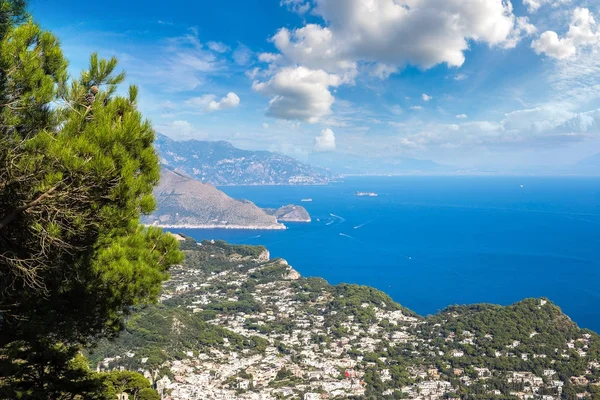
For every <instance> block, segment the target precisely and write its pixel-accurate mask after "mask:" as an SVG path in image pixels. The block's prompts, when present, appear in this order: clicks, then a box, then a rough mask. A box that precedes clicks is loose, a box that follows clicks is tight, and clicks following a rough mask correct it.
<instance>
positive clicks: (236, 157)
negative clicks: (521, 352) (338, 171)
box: [155, 134, 334, 186]
mask: <svg viewBox="0 0 600 400" xmlns="http://www.w3.org/2000/svg"><path fill="white" fill-rule="evenodd" d="M155 148H156V150H157V152H158V154H159V156H160V158H161V163H163V164H164V165H167V166H169V167H170V168H172V169H178V170H180V171H182V172H184V173H186V174H188V175H189V176H191V177H193V178H195V179H197V180H199V181H201V182H204V183H211V184H213V185H215V186H241V185H324V184H327V183H329V182H330V181H332V180H333V179H334V175H333V174H332V173H331V172H330V171H328V170H326V169H322V168H316V167H312V166H310V165H307V164H304V163H301V162H300V161H298V160H295V159H293V158H291V157H288V156H286V155H283V154H279V153H273V152H269V151H266V150H260V151H252V150H242V149H239V148H237V147H235V146H233V145H232V144H231V143H229V142H227V141H223V140H220V141H200V140H196V139H193V140H188V141H184V142H178V141H175V140H172V139H170V138H169V137H167V136H165V135H162V134H157V137H156V140H155Z"/></svg>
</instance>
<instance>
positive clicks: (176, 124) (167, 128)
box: [156, 120, 207, 140]
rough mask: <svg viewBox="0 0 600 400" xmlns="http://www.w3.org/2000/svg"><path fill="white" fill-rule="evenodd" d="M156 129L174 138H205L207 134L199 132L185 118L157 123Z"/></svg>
mask: <svg viewBox="0 0 600 400" xmlns="http://www.w3.org/2000/svg"><path fill="white" fill-rule="evenodd" d="M156 129H157V131H159V132H160V133H163V134H165V135H167V136H169V137H170V138H172V139H175V140H187V139H206V138H207V135H206V134H205V133H203V132H199V131H198V130H196V128H194V126H193V125H192V124H191V123H190V122H189V121H186V120H177V121H171V122H169V123H166V124H162V125H158V126H157V127H156Z"/></svg>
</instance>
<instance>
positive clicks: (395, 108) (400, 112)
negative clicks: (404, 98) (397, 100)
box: [389, 104, 404, 115]
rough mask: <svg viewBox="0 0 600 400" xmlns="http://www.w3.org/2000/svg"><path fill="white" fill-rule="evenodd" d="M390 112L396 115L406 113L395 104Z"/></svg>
mask: <svg viewBox="0 0 600 400" xmlns="http://www.w3.org/2000/svg"><path fill="white" fill-rule="evenodd" d="M389 109H390V112H391V113H392V114H394V115H401V114H403V113H404V110H403V109H402V107H400V106H399V105H397V104H395V105H393V106H390V107H389Z"/></svg>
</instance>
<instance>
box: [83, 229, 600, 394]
mask: <svg viewBox="0 0 600 400" xmlns="http://www.w3.org/2000/svg"><path fill="white" fill-rule="evenodd" d="M178 238H179V239H180V241H181V246H182V248H183V249H185V252H186V255H187V259H186V261H185V262H184V265H182V266H178V267H176V268H175V269H173V270H172V271H171V280H169V281H168V282H167V283H166V284H165V285H164V289H163V293H162V295H161V298H160V303H159V304H158V305H156V306H152V307H147V308H145V309H142V310H139V311H138V313H137V314H135V315H134V316H133V317H132V318H131V319H130V321H129V323H128V327H127V329H126V331H125V332H124V333H123V334H122V335H121V337H120V338H119V339H117V340H116V341H115V342H103V343H101V344H100V346H99V347H98V348H97V349H95V350H94V351H93V352H92V353H91V354H90V355H89V356H90V360H91V361H92V362H93V364H94V367H96V368H97V369H98V370H112V369H118V368H129V369H134V370H139V371H140V372H143V373H144V374H145V375H146V376H147V377H148V378H149V379H150V380H151V381H153V382H154V383H155V386H156V388H157V389H158V391H159V393H161V394H162V396H163V399H173V400H175V399H177V400H179V399H185V400H187V399H222V400H224V399H256V400H258V399H284V398H286V399H303V400H317V399H337V398H350V399H358V398H373V399H380V398H382V399H383V398H390V399H395V398H404V399H422V400H425V399H542V400H558V399H597V398H600V397H599V396H600V379H599V378H600V338H599V337H598V335H596V334H594V333H592V332H590V331H586V330H581V329H579V328H577V327H576V326H575V324H574V323H573V322H571V321H570V319H569V318H568V317H567V316H565V315H564V314H562V313H561V312H560V310H559V309H558V308H557V307H556V306H555V305H553V304H552V303H551V302H550V301H548V300H546V299H528V300H524V301H522V302H520V303H517V304H515V305H513V306H509V307H500V306H492V305H476V306H453V307H449V308H448V309H446V310H444V311H443V312H441V313H440V314H437V315H434V316H430V317H427V318H423V317H420V316H418V315H416V314H415V313H413V312H412V311H410V310H408V309H405V308H403V307H401V306H400V305H398V304H397V303H395V302H393V301H392V300H391V299H390V298H389V297H388V296H387V295H385V294H384V293H382V292H379V291H377V290H375V289H372V288H368V287H360V286H356V285H339V286H332V285H329V284H327V283H326V282H325V281H324V280H322V279H318V278H302V277H300V275H299V274H298V272H296V271H295V270H294V269H293V268H291V267H290V266H289V265H288V264H287V263H286V262H285V261H284V260H281V259H275V260H271V259H270V258H269V253H268V251H267V250H266V249H264V248H262V247H250V246H232V245H228V244H226V243H224V242H220V241H217V242H214V241H212V242H208V241H205V242H202V243H196V242H194V241H193V240H191V239H189V238H185V237H182V236H178Z"/></svg>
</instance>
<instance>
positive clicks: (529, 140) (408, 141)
mask: <svg viewBox="0 0 600 400" xmlns="http://www.w3.org/2000/svg"><path fill="white" fill-rule="evenodd" d="M457 117H458V116H457ZM410 129H411V127H410V126H406V127H405V129H404V131H405V133H406V134H407V135H406V136H404V137H403V138H402V139H401V145H402V146H403V147H404V148H407V149H421V150H423V149H431V148H433V147H438V148H458V147H465V148H473V147H482V148H492V147H520V148H531V147H532V146H536V147H561V146H564V145H565V144H568V143H573V142H580V141H583V140H586V139H589V138H592V137H598V136H600V109H598V110H593V111H589V112H584V113H572V112H569V111H565V110H562V109H561V108H560V107H547V108H533V109H525V110H517V111H514V112H511V113H508V114H506V115H505V116H504V119H502V120H501V121H497V122H495V121H474V122H463V123H460V124H449V125H448V124H431V125H427V126H426V127H424V128H422V129H420V130H419V131H418V132H416V133H414V132H410Z"/></svg>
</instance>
